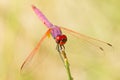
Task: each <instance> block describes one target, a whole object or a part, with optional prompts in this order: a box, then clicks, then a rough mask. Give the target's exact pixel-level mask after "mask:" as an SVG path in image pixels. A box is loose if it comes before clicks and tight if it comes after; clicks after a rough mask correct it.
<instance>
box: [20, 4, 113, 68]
mask: <svg viewBox="0 0 120 80" xmlns="http://www.w3.org/2000/svg"><path fill="white" fill-rule="evenodd" d="M32 9H33V11H34V12H35V14H36V15H37V16H38V18H39V19H40V20H41V21H42V23H43V24H44V25H45V26H46V27H47V28H48V30H47V31H46V32H45V34H44V35H43V36H42V38H41V39H40V41H39V42H38V44H37V45H36V47H35V48H34V49H33V50H32V51H31V53H30V54H29V55H28V57H27V58H26V59H25V60H24V62H23V63H22V65H21V70H22V69H23V67H24V65H25V64H26V63H27V62H28V61H29V60H30V59H31V58H33V56H34V55H35V54H36V53H37V51H38V49H39V48H40V45H41V44H42V42H43V41H44V40H45V38H46V37H47V36H48V35H51V36H52V37H53V39H54V40H55V42H56V43H57V46H56V48H57V50H58V51H60V49H65V46H64V45H65V44H66V42H67V36H66V35H65V34H63V33H62V30H65V31H67V32H68V33H69V34H71V35H74V36H76V37H78V38H80V39H83V40H85V41H87V42H89V43H90V44H92V45H94V46H95V47H98V48H99V49H100V50H101V51H104V49H103V48H102V47H101V46H99V45H96V44H93V43H91V42H90V40H93V41H96V42H99V43H103V44H105V45H107V46H110V47H112V45H111V44H110V43H108V42H104V41H101V40H98V39H95V38H92V37H89V36H86V35H84V34H81V33H78V32H76V31H73V30H71V29H67V28H64V27H61V26H57V25H54V24H52V23H51V22H50V21H49V20H48V19H47V18H46V16H45V15H44V14H43V13H42V12H41V11H40V9H38V8H37V7H36V6H34V5H32Z"/></svg>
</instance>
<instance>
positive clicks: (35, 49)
mask: <svg viewBox="0 0 120 80" xmlns="http://www.w3.org/2000/svg"><path fill="white" fill-rule="evenodd" d="M49 34H50V29H49V30H47V32H46V33H45V34H44V35H43V37H42V38H41V39H40V41H39V43H38V44H37V46H36V47H35V48H34V49H33V50H32V52H31V53H30V54H29V55H28V57H27V58H26V59H25V61H24V62H23V64H22V66H21V68H20V69H21V70H22V69H23V67H24V65H25V64H26V63H27V62H28V61H29V60H31V59H32V57H33V56H34V55H35V54H36V52H37V51H38V49H39V48H40V45H41V43H42V42H43V40H44V39H45V38H46V37H47V36H48V35H49Z"/></svg>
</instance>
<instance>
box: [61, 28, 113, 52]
mask: <svg viewBox="0 0 120 80" xmlns="http://www.w3.org/2000/svg"><path fill="white" fill-rule="evenodd" d="M61 29H62V30H65V31H66V32H68V33H69V34H71V35H73V36H75V37H77V38H79V39H81V40H83V41H86V42H87V43H89V44H91V45H93V46H94V47H97V48H98V49H100V50H101V51H104V46H108V47H112V45H111V44H110V43H108V42H104V41H101V40H98V39H95V38H92V37H89V36H86V35H84V34H81V33H78V32H75V31H73V30H70V29H67V28H64V27H61Z"/></svg>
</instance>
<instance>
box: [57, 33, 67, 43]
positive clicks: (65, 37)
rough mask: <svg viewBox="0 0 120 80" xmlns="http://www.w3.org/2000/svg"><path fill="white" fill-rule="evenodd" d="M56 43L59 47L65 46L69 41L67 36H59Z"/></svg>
mask: <svg viewBox="0 0 120 80" xmlns="http://www.w3.org/2000/svg"><path fill="white" fill-rule="evenodd" d="M55 40H56V43H57V44H59V45H64V44H65V43H66V41H67V36H66V35H58V36H57V37H56V38H55Z"/></svg>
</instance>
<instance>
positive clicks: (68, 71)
mask: <svg viewBox="0 0 120 80" xmlns="http://www.w3.org/2000/svg"><path fill="white" fill-rule="evenodd" d="M60 55H61V56H62V58H63V60H64V65H65V68H66V71H67V74H68V80H73V78H72V76H71V72H70V67H69V62H68V59H67V56H66V53H65V51H64V50H61V51H60Z"/></svg>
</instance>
